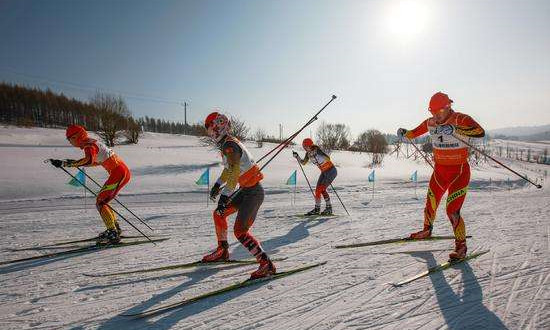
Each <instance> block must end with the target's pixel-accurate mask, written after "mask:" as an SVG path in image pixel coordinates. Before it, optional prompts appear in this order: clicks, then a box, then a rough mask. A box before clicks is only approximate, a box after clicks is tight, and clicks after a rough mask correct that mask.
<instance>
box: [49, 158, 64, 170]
mask: <svg viewBox="0 0 550 330" xmlns="http://www.w3.org/2000/svg"><path fill="white" fill-rule="evenodd" d="M50 163H52V165H53V166H55V167H57V168H59V167H61V166H63V161H62V160H61V159H50Z"/></svg>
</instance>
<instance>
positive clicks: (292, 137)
mask: <svg viewBox="0 0 550 330" xmlns="http://www.w3.org/2000/svg"><path fill="white" fill-rule="evenodd" d="M335 99H336V95H332V98H331V99H330V101H328V102H327V104H325V105H324V106H323V107H322V108H321V110H319V111H317V113H316V114H315V115H314V116H313V117H312V118H311V119H310V120H309V121H308V122H307V123H306V124H305V125H304V126H302V128H300V129H299V130H298V131H297V132H296V133H294V134H292V135H291V136H290V137H289V138H288V139H286V140H285V141H284V142H281V143H280V144H279V145H278V146H276V147H275V148H273V149H272V150H271V151H270V152H268V153H267V154H265V155H264V156H263V157H262V158H260V159H259V160H258V162H259V161H260V160H262V159H264V158H265V157H267V156H268V155H269V154H271V153H272V152H273V151H275V150H277V148H279V147H281V148H280V149H279V150H278V151H277V152H276V153H275V155H273V156H271V158H269V159H268V160H267V162H266V163H265V164H264V165H263V166H262V167H260V172H261V171H262V170H263V169H264V168H265V167H266V166H267V165H268V164H269V163H271V161H272V160H273V159H274V158H275V157H277V155H279V154H280V153H281V151H283V149H284V148H285V147H286V146H287V145H288V144H289V143H290V142H291V141H292V140H293V139H294V138H295V137H296V136H298V134H300V133H301V132H302V131H303V130H304V129H305V128H306V127H308V126H309V125H311V123H313V122H314V121H316V120H317V116H318V115H319V114H320V113H321V111H323V110H324V109H325V108H326V107H327V106H328V105H329V104H330V103H331V102H332V101H334V100H335ZM239 191H241V188H240V187H239V189H237V190H235V191H233V192H232V193H231V195H229V198H228V202H227V204H229V203H231V198H233V196H235V195H236V194H237V193H238V192H239Z"/></svg>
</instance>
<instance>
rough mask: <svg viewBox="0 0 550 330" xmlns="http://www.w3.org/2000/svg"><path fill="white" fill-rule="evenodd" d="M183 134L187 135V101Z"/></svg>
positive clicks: (184, 108) (184, 106) (184, 105)
mask: <svg viewBox="0 0 550 330" xmlns="http://www.w3.org/2000/svg"><path fill="white" fill-rule="evenodd" d="M183 124H184V125H183V134H186V135H187V102H183Z"/></svg>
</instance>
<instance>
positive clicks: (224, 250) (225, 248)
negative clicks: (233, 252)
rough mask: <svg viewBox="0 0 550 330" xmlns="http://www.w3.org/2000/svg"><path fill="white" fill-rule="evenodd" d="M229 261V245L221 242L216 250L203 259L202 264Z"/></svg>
mask: <svg viewBox="0 0 550 330" xmlns="http://www.w3.org/2000/svg"><path fill="white" fill-rule="evenodd" d="M226 260H229V245H228V244H227V242H226V241H220V242H219V243H218V247H217V248H216V250H215V251H214V252H212V253H210V254H207V255H205V256H204V257H203V258H202V262H217V261H226Z"/></svg>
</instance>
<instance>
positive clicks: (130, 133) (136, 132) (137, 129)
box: [124, 117, 142, 144]
mask: <svg viewBox="0 0 550 330" xmlns="http://www.w3.org/2000/svg"><path fill="white" fill-rule="evenodd" d="M141 133H142V131H141V125H139V123H138V122H137V121H136V120H135V119H134V118H132V117H130V118H128V127H127V128H126V131H125V133H124V135H125V136H126V139H128V143H133V144H137V143H138V141H139V137H140V135H141Z"/></svg>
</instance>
